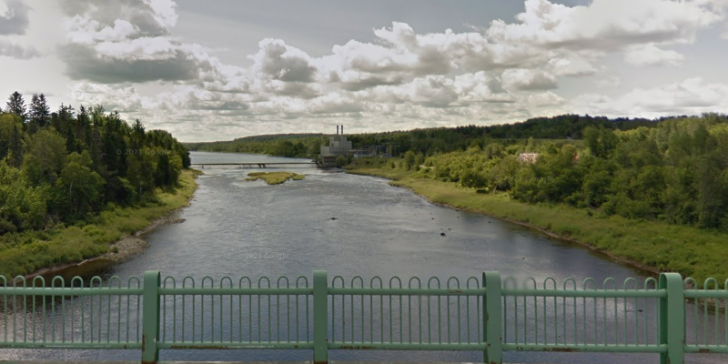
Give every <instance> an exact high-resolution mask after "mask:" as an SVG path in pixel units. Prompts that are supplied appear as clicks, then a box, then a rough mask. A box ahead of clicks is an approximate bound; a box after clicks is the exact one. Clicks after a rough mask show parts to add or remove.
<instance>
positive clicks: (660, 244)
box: [347, 166, 728, 285]
mask: <svg viewBox="0 0 728 364" xmlns="http://www.w3.org/2000/svg"><path fill="white" fill-rule="evenodd" d="M347 173H354V174H364V175H372V176H379V177H385V178H389V179H392V180H393V181H392V182H391V184H392V185H394V186H399V187H405V188H408V189H410V190H412V191H413V192H415V193H417V194H419V195H422V196H424V197H426V198H428V199H429V200H430V201H432V202H434V203H437V204H443V205H448V206H452V207H456V208H459V209H466V210H471V211H475V212H480V213H483V214H487V215H489V216H493V217H496V218H501V219H506V220H509V221H512V222H515V223H519V224H522V225H526V226H529V227H532V228H535V229H538V230H541V231H542V232H544V233H547V234H549V235H551V236H554V237H560V238H563V239H565V240H570V241H572V242H575V243H579V244H583V245H585V246H588V247H590V248H592V249H594V250H598V251H601V252H603V253H605V254H607V255H610V256H611V257H613V258H614V259H616V260H619V261H622V262H623V263H627V264H629V265H632V266H635V267H638V268H642V269H645V270H648V271H652V272H660V271H665V272H666V271H670V272H679V273H681V274H682V275H683V277H687V276H691V277H693V278H695V279H696V280H698V282H702V281H703V280H704V279H705V278H707V277H716V278H717V279H718V280H719V281H720V282H721V285H722V282H723V280H724V279H726V278H728V264H726V257H728V244H726V239H727V238H728V234H724V233H719V232H715V231H708V230H701V229H697V228H693V227H686V226H677V225H668V224H664V223H659V222H651V221H638V220H630V219H625V218H622V217H619V216H610V217H602V216H596V215H594V214H593V213H590V211H588V210H586V209H577V208H572V207H569V206H564V205H543V204H537V205H532V204H527V203H523V202H518V201H515V200H513V199H511V198H510V197H509V196H508V195H507V194H504V193H503V194H501V193H497V194H492V193H487V194H480V193H477V192H476V190H475V189H470V188H463V187H460V186H459V185H457V184H455V183H448V182H441V181H437V180H434V179H431V178H427V177H426V176H424V175H423V174H422V173H415V172H406V171H402V170H399V169H392V168H388V167H386V166H384V167H376V166H355V167H351V168H348V169H347Z"/></svg>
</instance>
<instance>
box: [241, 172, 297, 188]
mask: <svg viewBox="0 0 728 364" xmlns="http://www.w3.org/2000/svg"><path fill="white" fill-rule="evenodd" d="M304 177H306V175H303V174H298V173H292V172H250V173H248V177H247V178H245V180H246V181H257V180H259V179H262V180H264V181H265V182H266V183H267V184H269V185H279V184H281V183H283V182H286V181H288V180H294V181H299V180H302V179H303V178H304Z"/></svg>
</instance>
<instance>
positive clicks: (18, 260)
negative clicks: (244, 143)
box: [0, 170, 200, 276]
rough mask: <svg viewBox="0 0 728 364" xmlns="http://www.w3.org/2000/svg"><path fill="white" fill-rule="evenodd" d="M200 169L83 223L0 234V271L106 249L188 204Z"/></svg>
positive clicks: (12, 272) (30, 268)
mask: <svg viewBox="0 0 728 364" xmlns="http://www.w3.org/2000/svg"><path fill="white" fill-rule="evenodd" d="M199 174H200V172H198V171H195V170H185V171H183V172H182V174H181V176H180V182H179V186H178V187H177V188H176V189H174V190H169V191H162V190H158V191H157V194H156V201H154V202H146V203H145V204H143V205H140V206H134V207H118V206H113V207H108V208H107V209H106V210H104V211H102V212H101V213H100V214H99V215H98V216H96V217H94V218H93V219H91V220H90V221H88V222H86V223H78V224H76V225H73V226H60V227H57V228H55V229H51V230H45V231H27V232H23V233H15V234H5V235H2V236H0V275H5V276H16V275H18V274H29V273H33V272H35V271H37V270H39V269H42V268H48V267H53V266H59V265H63V264H67V263H74V262H80V261H83V260H84V259H89V258H93V257H97V256H99V255H102V254H104V253H106V252H107V251H108V250H109V245H110V244H112V243H114V242H116V241H118V240H120V239H122V238H124V237H125V236H128V235H129V234H132V233H134V232H136V231H140V230H142V229H144V228H146V227H147V226H149V225H150V224H152V223H153V222H154V221H156V220H157V219H159V218H161V217H164V216H166V215H169V214H170V213H171V212H173V211H175V210H177V209H179V208H181V207H184V206H187V204H188V203H189V200H190V198H191V197H192V195H193V193H194V191H195V189H196V188H197V182H195V178H196V177H197V176H198V175H199Z"/></svg>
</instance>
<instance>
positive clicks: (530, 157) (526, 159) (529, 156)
mask: <svg viewBox="0 0 728 364" xmlns="http://www.w3.org/2000/svg"><path fill="white" fill-rule="evenodd" d="M537 159H538V153H521V154H519V155H518V161H519V162H523V163H531V164H534V163H536V160H537Z"/></svg>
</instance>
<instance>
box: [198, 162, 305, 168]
mask: <svg viewBox="0 0 728 364" xmlns="http://www.w3.org/2000/svg"><path fill="white" fill-rule="evenodd" d="M192 165H193V166H202V168H205V166H216V167H217V166H241V167H258V168H266V167H268V166H282V165H309V166H311V165H313V166H315V165H316V162H275V163H270V162H245V163H192Z"/></svg>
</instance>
